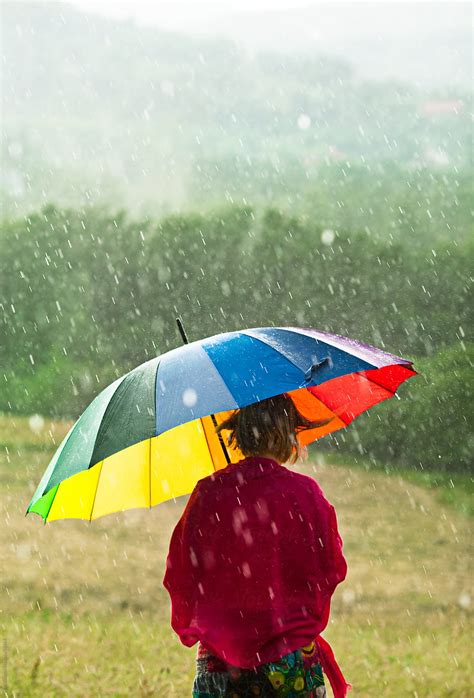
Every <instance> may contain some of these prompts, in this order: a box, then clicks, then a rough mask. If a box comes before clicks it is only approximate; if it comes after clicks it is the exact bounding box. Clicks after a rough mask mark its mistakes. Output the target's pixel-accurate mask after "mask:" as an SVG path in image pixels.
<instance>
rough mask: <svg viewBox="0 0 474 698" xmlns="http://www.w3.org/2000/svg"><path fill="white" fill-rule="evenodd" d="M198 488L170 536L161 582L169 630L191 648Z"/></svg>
mask: <svg viewBox="0 0 474 698" xmlns="http://www.w3.org/2000/svg"><path fill="white" fill-rule="evenodd" d="M198 485H199V483H198ZM198 485H196V487H195V488H194V490H193V492H192V494H191V496H190V498H189V500H188V503H187V505H186V508H185V510H184V512H183V514H182V516H181V518H180V520H179V521H178V523H177V525H176V527H175V529H174V531H173V534H172V536H171V541H170V547H169V552H168V556H167V559H166V571H165V576H164V579H163V586H164V587H165V588H166V589H167V591H168V593H169V595H170V598H171V627H172V628H173V630H174V631H175V632H176V633H177V634H178V635H179V637H180V640H181V642H182V643H183V644H185V645H187V646H192V645H193V644H194V643H195V642H196V638H194V637H193V632H192V627H191V626H192V619H193V616H194V608H195V602H196V591H197V580H196V579H195V571H196V558H195V554H194V551H193V545H192V539H193V535H194V534H195V533H196V528H197V526H198V525H199V524H198V518H199V517H198V511H199V508H200V497H199V495H198ZM193 563H194V564H193Z"/></svg>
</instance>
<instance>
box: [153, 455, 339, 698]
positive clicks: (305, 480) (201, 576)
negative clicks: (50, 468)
mask: <svg viewBox="0 0 474 698" xmlns="http://www.w3.org/2000/svg"><path fill="white" fill-rule="evenodd" d="M342 545H343V544H342V539H341V537H340V535H339V532H338V529H337V518H336V512H335V509H334V507H333V506H332V505H331V504H330V503H329V502H328V500H327V499H326V498H325V496H324V494H323V492H322V490H321V488H320V487H319V485H318V484H317V483H316V482H315V480H314V479H313V478H311V477H308V476H306V475H302V474H300V473H295V472H293V471H291V470H289V469H288V468H285V467H284V466H282V465H280V464H279V463H277V462H276V461H274V460H271V459H269V458H261V457H251V458H246V459H245V460H242V461H240V462H239V463H233V464H231V465H229V466H228V467H226V468H224V469H223V470H219V471H218V472H216V473H213V474H212V475H210V476H208V477H206V478H203V479H202V480H199V482H198V483H197V485H196V487H195V488H194V491H193V493H192V494H191V497H190V499H189V501H188V504H187V506H186V509H185V511H184V513H183V515H182V517H181V519H180V521H179V522H178V524H177V526H176V528H175V530H174V532H173V535H172V538H171V543H170V550H169V554H168V558H167V563H166V574H165V577H164V581H163V583H164V586H165V587H166V589H167V590H168V592H169V594H170V597H171V603H172V612H171V625H172V627H173V629H174V630H175V631H176V633H177V634H178V635H179V637H180V640H181V642H182V643H183V644H184V645H186V646H188V647H191V646H192V645H194V644H195V643H196V642H197V641H198V640H200V641H201V642H202V644H203V645H204V646H205V647H206V648H207V649H208V650H209V651H210V652H211V653H213V654H214V655H216V656H217V657H220V658H221V659H223V660H224V661H226V662H228V663H229V664H232V665H234V666H238V667H242V668H252V667H254V666H257V665H259V664H265V663H267V662H270V661H275V660H277V659H279V658H280V657H281V656H283V655H284V654H287V653H289V652H292V651H294V650H296V649H299V648H300V647H303V646H305V645H307V644H309V643H310V642H311V641H312V640H314V639H315V638H317V642H318V646H319V650H320V656H321V664H322V667H323V670H324V671H325V673H326V674H327V676H328V678H329V681H330V683H331V686H332V688H333V692H334V695H335V698H340V697H343V696H345V695H346V692H347V688H349V687H350V684H347V682H346V681H345V680H344V677H343V675H342V673H341V671H340V669H339V667H338V665H337V663H336V660H335V659H334V655H333V654H332V651H331V648H330V646H329V645H328V643H327V642H325V640H323V638H321V637H318V636H319V634H320V633H321V632H322V630H324V628H325V627H326V625H327V623H328V619H329V611H330V601H331V596H332V594H333V592H334V590H335V588H336V586H337V585H338V584H339V583H340V582H342V581H343V579H345V576H346V572H347V564H346V560H345V558H344V555H343V553H342Z"/></svg>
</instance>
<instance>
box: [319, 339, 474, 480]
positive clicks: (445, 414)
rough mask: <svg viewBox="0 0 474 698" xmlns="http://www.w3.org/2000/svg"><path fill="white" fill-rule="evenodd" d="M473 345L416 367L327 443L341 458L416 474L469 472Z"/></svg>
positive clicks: (473, 445)
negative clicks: (391, 393) (391, 395)
mask: <svg viewBox="0 0 474 698" xmlns="http://www.w3.org/2000/svg"><path fill="white" fill-rule="evenodd" d="M473 366H474V344H473V343H472V342H470V343H467V344H464V342H462V343H461V344H460V345H456V346H452V347H449V348H448V349H445V350H442V351H440V352H439V353H438V354H436V355H435V356H433V357H430V358H420V359H419V360H417V361H416V362H415V368H416V369H417V370H418V372H419V375H418V376H415V377H414V378H411V379H410V380H409V381H408V383H406V384H403V385H402V386H401V387H400V390H399V391H398V392H399V395H400V399H399V400H396V399H395V400H394V399H391V400H388V401H386V402H384V403H382V404H381V405H379V406H377V407H375V408H373V409H372V410H371V411H369V412H368V413H367V414H365V415H364V416H361V417H359V418H358V421H357V422H354V424H353V425H351V426H350V427H349V428H348V429H347V430H345V431H344V432H340V433H335V434H334V436H333V437H332V439H331V441H332V442H333V447H334V445H335V446H336V447H337V448H338V450H340V451H341V452H343V453H354V454H361V455H362V456H366V457H367V456H369V457H370V459H371V460H373V461H374V462H382V463H385V462H396V463H399V464H401V465H404V466H410V467H413V468H415V469H416V470H418V471H423V470H444V471H445V472H446V473H450V472H455V471H459V470H471V471H472V465H473V457H472V454H473V453H474V433H473V431H472V424H473V423H474V407H473V405H474V400H473V397H474V395H473V381H472V369H473Z"/></svg>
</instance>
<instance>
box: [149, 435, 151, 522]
mask: <svg viewBox="0 0 474 698" xmlns="http://www.w3.org/2000/svg"><path fill="white" fill-rule="evenodd" d="M148 482H149V484H150V492H149V496H150V506H149V509H151V438H150V439H148Z"/></svg>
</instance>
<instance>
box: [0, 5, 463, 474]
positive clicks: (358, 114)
mask: <svg viewBox="0 0 474 698" xmlns="http://www.w3.org/2000/svg"><path fill="white" fill-rule="evenodd" d="M471 14H472V10H471V6H470V4H469V3H464V2H459V3H443V2H434V3H433V2H422V3H414V2H399V3H394V2H377V3H375V2H355V3H342V2H341V3H313V4H309V3H308V4H301V5H296V4H293V5H291V4H290V3H285V2H276V3H270V2H265V1H264V0H262V1H261V2H260V3H259V2H255V3H250V2H243V3H240V4H238V3H228V4H225V3H222V4H220V5H218V6H217V5H211V4H203V5H200V4H197V3H191V2H188V3H177V4H171V3H143V2H138V3H133V4H132V3H131V2H121V3H104V2H102V3H101V2H98V3H97V2H89V1H88V0H87V1H86V0H75V2H68V3H64V2H33V3H32V2H8V1H7V2H4V3H3V4H2V53H3V70H2V117H3V118H2V160H3V163H2V164H3V168H2V169H3V177H2V185H1V203H2V211H3V218H2V227H1V238H0V242H1V249H2V254H1V258H0V274H1V287H0V288H1V297H0V301H1V308H2V313H3V315H2V319H3V327H4V330H5V331H4V341H3V342H2V347H1V356H0V358H1V364H2V373H3V376H4V389H3V390H2V392H1V393H0V409H1V410H3V411H5V412H7V413H9V412H13V413H22V414H31V413H33V412H39V413H40V414H48V415H51V416H57V417H75V416H77V415H78V414H79V413H80V411H81V410H82V409H84V407H85V406H86V405H87V404H88V402H89V401H90V400H91V399H92V398H93V396H94V395H95V394H97V392H98V390H99V389H100V388H101V387H104V386H105V385H107V384H108V383H110V382H111V381H112V380H114V379H115V378H116V377H117V376H118V375H122V374H123V373H124V372H125V371H127V370H130V369H131V368H133V367H134V366H136V365H137V364H139V363H141V362H143V361H145V360H147V359H148V358H150V357H151V356H155V355H156V354H159V353H161V352H163V351H166V350H168V349H170V348H173V347H174V346H177V344H179V336H177V332H176V326H175V316H176V315H177V314H181V315H182V316H183V320H184V322H185V325H186V327H187V329H188V333H189V335H190V337H191V339H198V338H200V337H203V336H207V335H212V334H216V333H217V332H220V331H226V330H233V329H239V328H242V327H249V326H268V325H292V324H295V323H297V324H300V325H308V326H314V327H318V328H320V329H323V330H326V331H329V332H336V333H339V334H346V335H348V336H352V337H355V338H357V339H360V340H362V341H366V342H368V343H373V344H376V345H377V346H380V347H382V348H385V349H387V350H388V351H391V352H393V353H395V354H397V355H401V356H406V357H407V358H411V359H413V360H414V361H415V367H416V368H418V369H419V370H420V376H419V377H418V378H417V379H416V380H413V381H411V382H410V383H411V384H410V385H408V386H402V388H401V393H402V395H403V396H406V399H404V400H401V401H389V403H392V402H393V404H384V405H381V406H380V407H379V409H378V411H374V415H372V414H370V415H363V416H361V417H360V418H359V419H358V421H357V424H356V425H352V426H351V427H350V428H349V429H347V430H345V431H344V433H341V434H338V435H334V436H331V437H330V438H328V439H324V440H323V441H324V444H323V446H326V445H328V446H331V445H333V446H334V445H335V446H336V447H337V448H349V449H350V450H353V451H354V452H355V453H356V454H359V455H363V456H370V458H372V459H373V460H377V459H378V458H379V459H380V460H381V461H383V462H386V461H387V460H388V461H390V462H392V463H405V464H406V465H410V466H413V467H427V468H438V469H439V468H442V469H445V470H449V469H451V468H463V469H464V468H467V467H470V465H471V464H472V457H471V453H472V448H473V446H474V442H473V435H472V432H470V431H469V429H468V427H467V425H468V424H469V420H470V419H471V418H472V399H471V396H472V381H471V380H470V373H469V371H470V369H471V368H472V361H473V348H472V347H473V345H472V327H473V322H472V307H474V304H473V303H472V286H471V268H472V260H473V236H472V127H471V121H470V118H471V114H470V112H471V104H472V87H471V59H470V52H471V46H472V38H471V23H472V17H471ZM446 366H449V367H450V370H449V371H446V370H445V367H446ZM440 425H443V429H442V430H440V429H439V426H440ZM347 442H349V445H348V444H347ZM318 446H319V445H318Z"/></svg>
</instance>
